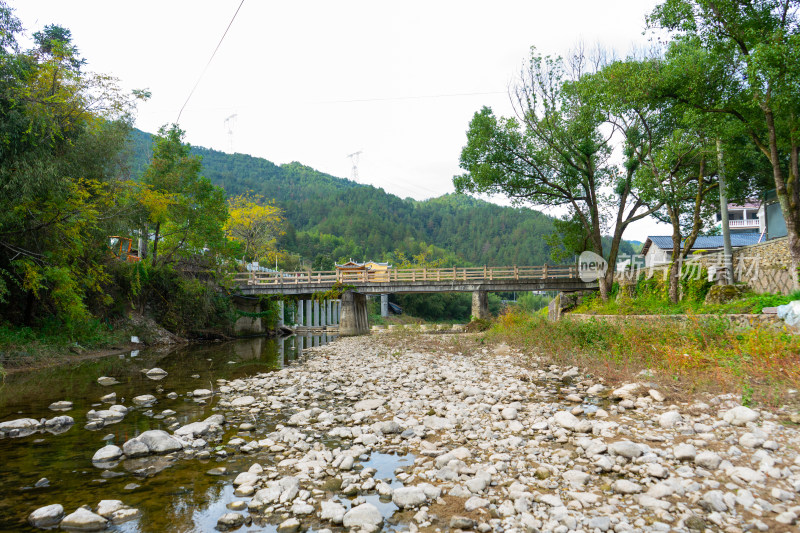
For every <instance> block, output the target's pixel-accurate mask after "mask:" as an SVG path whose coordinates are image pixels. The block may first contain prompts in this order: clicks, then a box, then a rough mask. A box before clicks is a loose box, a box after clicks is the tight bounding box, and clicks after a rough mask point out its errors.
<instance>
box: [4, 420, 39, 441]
mask: <svg viewBox="0 0 800 533" xmlns="http://www.w3.org/2000/svg"><path fill="white" fill-rule="evenodd" d="M38 429H39V421H38V420H35V419H33V418H18V419H16V420H9V421H8V422H0V436H2V437H5V436H9V437H25V436H27V435H32V434H34V433H36V431H37V430H38Z"/></svg>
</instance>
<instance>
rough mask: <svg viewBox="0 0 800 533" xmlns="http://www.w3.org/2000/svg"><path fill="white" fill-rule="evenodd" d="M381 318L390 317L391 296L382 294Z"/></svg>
mask: <svg viewBox="0 0 800 533" xmlns="http://www.w3.org/2000/svg"><path fill="white" fill-rule="evenodd" d="M381 317H383V318H388V317H389V295H388V294H381Z"/></svg>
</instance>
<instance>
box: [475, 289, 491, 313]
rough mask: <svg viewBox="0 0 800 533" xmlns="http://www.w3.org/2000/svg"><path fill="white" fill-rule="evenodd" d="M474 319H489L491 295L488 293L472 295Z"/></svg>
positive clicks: (482, 292) (477, 292)
mask: <svg viewBox="0 0 800 533" xmlns="http://www.w3.org/2000/svg"><path fill="white" fill-rule="evenodd" d="M472 319H473V320H488V319H489V293H487V292H486V291H475V292H473V293H472Z"/></svg>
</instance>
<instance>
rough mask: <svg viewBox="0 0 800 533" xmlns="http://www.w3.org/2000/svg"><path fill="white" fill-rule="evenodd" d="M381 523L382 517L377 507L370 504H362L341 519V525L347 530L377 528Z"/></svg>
mask: <svg viewBox="0 0 800 533" xmlns="http://www.w3.org/2000/svg"><path fill="white" fill-rule="evenodd" d="M382 523H383V516H381V512H380V511H379V510H378V508H377V507H375V506H374V505H372V504H371V503H362V504H361V505H359V506H357V507H353V508H352V509H350V510H349V511H347V512H346V513H345V515H344V518H343V519H342V524H343V525H344V527H347V528H360V527H363V526H374V527H378V526H380V525H381V524H382Z"/></svg>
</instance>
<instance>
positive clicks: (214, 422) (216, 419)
mask: <svg viewBox="0 0 800 533" xmlns="http://www.w3.org/2000/svg"><path fill="white" fill-rule="evenodd" d="M224 423H225V417H224V416H222V415H211V416H209V417H208V418H206V419H205V420H202V421H199V422H192V423H191V424H186V425H185V426H183V427H180V428H178V429H176V430H175V435H178V436H179V437H191V438H197V437H199V436H201V435H205V434H207V433H208V432H209V431H211V430H212V429H213V428H214V427H215V426H221V425H222V424H224Z"/></svg>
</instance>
